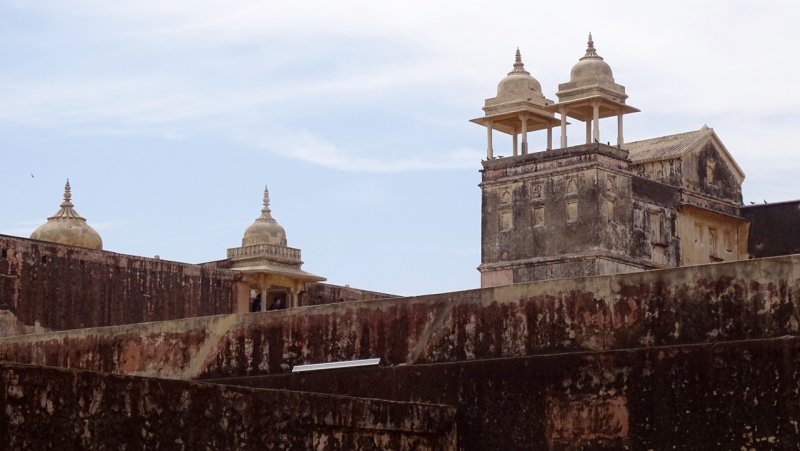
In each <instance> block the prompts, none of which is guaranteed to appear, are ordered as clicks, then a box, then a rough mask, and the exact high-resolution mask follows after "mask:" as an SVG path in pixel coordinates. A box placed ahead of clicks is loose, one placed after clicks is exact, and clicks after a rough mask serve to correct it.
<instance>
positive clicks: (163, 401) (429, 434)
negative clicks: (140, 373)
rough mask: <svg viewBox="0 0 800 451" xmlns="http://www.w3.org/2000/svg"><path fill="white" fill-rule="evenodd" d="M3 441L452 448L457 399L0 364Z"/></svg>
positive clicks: (44, 445) (78, 445)
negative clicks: (430, 400) (365, 395)
mask: <svg viewBox="0 0 800 451" xmlns="http://www.w3.org/2000/svg"><path fill="white" fill-rule="evenodd" d="M0 412H2V413H0V448H2V449H8V450H23V449H25V450H28V449H31V450H33V449H61V450H73V449H92V450H110V449H163V450H200V449H202V450H225V451H227V450H262V449H284V450H310V449H320V450H322V449H324V450H352V449H365V450H366V449H369V450H430V451H434V450H435V451H439V450H444V451H450V450H454V449H455V428H454V421H453V417H454V413H455V409H453V408H452V407H447V406H441V405H425V404H409V403H398V402H388V401H380V400H375V399H356V398H350V397H344V396H330V395H320V394H313V393H298V392H287V391H278V390H259V389H249V388H243V387H220V386H215V385H210V384H201V383H193V382H185V381H174V380H173V381H170V380H163V379H148V378H138V377H127V376H115V375H109V374H101V373H93V372H86V371H74V370H60V369H54V368H46V367H36V366H26V365H14V364H8V363H2V364H0Z"/></svg>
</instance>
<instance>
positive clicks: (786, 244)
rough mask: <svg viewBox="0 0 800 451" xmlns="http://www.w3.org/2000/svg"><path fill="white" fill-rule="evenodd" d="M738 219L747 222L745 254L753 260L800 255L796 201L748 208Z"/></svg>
mask: <svg viewBox="0 0 800 451" xmlns="http://www.w3.org/2000/svg"><path fill="white" fill-rule="evenodd" d="M742 216H744V217H745V218H747V219H749V220H750V238H749V240H748V246H747V250H748V252H750V255H752V256H753V257H755V258H761V257H773V256H776V255H789V254H800V200H795V201H789V202H778V203H773V204H757V205H748V206H746V207H744V208H742Z"/></svg>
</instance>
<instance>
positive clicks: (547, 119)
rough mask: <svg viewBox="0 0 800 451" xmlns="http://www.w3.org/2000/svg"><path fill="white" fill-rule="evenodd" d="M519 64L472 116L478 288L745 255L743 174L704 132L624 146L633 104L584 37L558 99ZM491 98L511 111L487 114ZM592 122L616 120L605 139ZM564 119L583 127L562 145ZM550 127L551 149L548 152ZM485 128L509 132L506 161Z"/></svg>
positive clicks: (493, 105) (491, 108)
mask: <svg viewBox="0 0 800 451" xmlns="http://www.w3.org/2000/svg"><path fill="white" fill-rule="evenodd" d="M523 71H524V69H522V61H521V57H520V55H519V52H517V58H516V62H515V64H514V70H513V71H512V72H511V73H510V74H509V76H508V77H506V78H505V79H503V81H501V82H500V86H499V87H498V96H497V97H496V98H493V99H488V100H487V101H486V106H485V107H484V112H485V115H484V117H481V118H478V119H474V120H473V122H476V123H478V124H480V125H483V126H485V127H486V128H487V159H486V160H485V161H483V170H482V183H481V185H480V186H481V191H482V224H481V265H480V267H479V268H478V269H479V271H480V272H481V286H483V287H489V286H500V285H506V284H510V283H518V282H528V281H534V280H545V279H556V278H567V277H581V276H592V275H603V274H614V273H621V272H632V271H641V270H647V269H657V268H669V267H676V266H684V265H693V264H702V263H710V262H717V261H731V260H739V259H745V258H748V254H747V238H748V227H749V222H748V220H746V219H745V218H744V217H742V215H741V213H740V210H741V207H742V194H741V185H742V181H743V180H744V173H743V172H742V170H741V168H739V166H738V165H737V164H736V162H735V161H734V160H733V158H732V157H731V155H730V153H729V152H728V151H727V149H726V148H725V146H724V145H723V144H722V142H721V141H720V139H719V137H718V136H717V135H716V133H714V131H713V129H711V128H708V127H706V126H703V127H702V128H700V129H698V130H695V131H690V132H687V133H679V134H675V135H669V136H663V137H658V138H653V139H647V140H643V141H637V142H630V143H626V142H624V139H623V136H624V135H623V116H624V115H625V114H630V113H635V112H638V111H639V110H638V109H636V108H634V107H632V106H630V105H628V104H627V103H626V100H627V97H628V96H627V94H626V93H625V87H624V86H622V85H620V84H618V83H617V82H616V81H615V80H614V77H613V73H612V70H611V67H610V66H609V65H608V63H606V62H605V61H604V60H603V58H602V57H600V56H599V55H598V54H597V51H596V49H595V48H594V42H593V40H592V37H591V35H590V36H589V42H588V46H587V49H586V53H585V55H584V56H583V57H582V58H580V60H579V61H578V63H577V64H576V65H575V66H574V67H573V68H572V71H571V74H570V80H569V81H568V82H567V83H562V84H560V85H559V90H558V92H557V93H556V95H557V97H558V99H559V101H558V102H552V101H548V100H547V99H546V98H545V97H544V95H543V93H542V90H541V85H540V84H539V82H538V81H537V80H535V79H534V78H533V76H531V75H530V73H528V72H527V71H524V73H523ZM512 77H513V78H514V80H515V89H508V84H509V82H508V79H509V78H512ZM525 79H527V82H525V81H523V80H525ZM517 80H518V81H517ZM516 86H522V87H527V89H522V88H516ZM497 99H502V103H501V105H502V106H506V105H507V106H509V107H511V106H513V109H511V108H508V109H507V110H500V111H498V110H499V108H497V107H496V105H497V104H498V100H497ZM512 113H514V114H516V116H513V115H512ZM555 114H558V115H559V118H556V117H555ZM604 118H611V119H615V120H616V127H615V128H616V130H615V131H616V135H617V136H616V145H610V144H602V142H603V141H602V140H601V136H600V120H601V119H604ZM570 120H574V121H576V122H583V123H584V124H585V136H581V138H585V139H583V140H582V141H583V142H581V143H580V144H578V145H573V146H569V145H568V140H567V125H568V124H570V122H568V121H570ZM555 127H557V128H559V129H560V135H561V136H560V140H559V142H560V147H558V148H555V149H551V147H552V141H553V139H552V133H553V128H555ZM537 130H546V131H547V133H548V139H547V143H548V144H547V148H546V150H544V151H539V152H533V153H529V152H528V151H527V145H526V143H527V133H529V132H533V131H537ZM495 131H499V132H502V133H507V134H511V135H512V137H513V148H512V152H511V154H512V156H510V157H507V158H497V157H495V152H494V149H493V140H492V135H493V133H494V132H495ZM520 140H521V141H522V143H523V145H522V149H521V151H520V150H518V142H519V141H520Z"/></svg>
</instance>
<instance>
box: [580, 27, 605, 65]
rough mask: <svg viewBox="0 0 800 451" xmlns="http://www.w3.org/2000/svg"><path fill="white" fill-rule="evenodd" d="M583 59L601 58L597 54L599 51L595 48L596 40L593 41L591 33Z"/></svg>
mask: <svg viewBox="0 0 800 451" xmlns="http://www.w3.org/2000/svg"><path fill="white" fill-rule="evenodd" d="M583 58H600V56H599V55H598V54H597V50H595V48H594V39H592V32H591V31H590V32H589V40H588V42H586V54H585V55H583ZM583 58H581V59H583ZM600 59H602V58H600Z"/></svg>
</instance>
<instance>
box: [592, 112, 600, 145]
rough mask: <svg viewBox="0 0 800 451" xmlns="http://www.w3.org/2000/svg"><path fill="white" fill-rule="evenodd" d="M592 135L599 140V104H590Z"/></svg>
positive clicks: (596, 140)
mask: <svg viewBox="0 0 800 451" xmlns="http://www.w3.org/2000/svg"><path fill="white" fill-rule="evenodd" d="M592 137H593V138H594V140H595V142H600V104H599V103H594V104H592Z"/></svg>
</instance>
